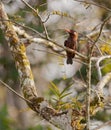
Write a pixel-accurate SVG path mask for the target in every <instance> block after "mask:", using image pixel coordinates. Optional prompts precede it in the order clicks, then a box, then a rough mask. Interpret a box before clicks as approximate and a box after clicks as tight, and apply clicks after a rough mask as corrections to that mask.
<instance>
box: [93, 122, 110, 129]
mask: <svg viewBox="0 0 111 130" xmlns="http://www.w3.org/2000/svg"><path fill="white" fill-rule="evenodd" d="M108 125H109V126H111V121H107V122H105V123H103V124H102V125H100V126H98V127H96V128H94V129H93V130H99V129H101V128H104V127H105V126H108Z"/></svg>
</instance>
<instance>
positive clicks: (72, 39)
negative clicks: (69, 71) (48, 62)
mask: <svg viewBox="0 0 111 130" xmlns="http://www.w3.org/2000/svg"><path fill="white" fill-rule="evenodd" d="M65 31H66V32H68V33H69V37H68V38H67V40H65V41H64V46H65V47H68V48H70V49H73V50H76V47H77V39H78V33H77V32H76V31H75V30H72V29H70V30H68V29H65ZM66 54H67V61H66V63H67V64H73V60H72V59H73V58H74V57H75V53H74V52H69V51H66Z"/></svg>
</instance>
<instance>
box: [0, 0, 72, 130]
mask: <svg viewBox="0 0 111 130" xmlns="http://www.w3.org/2000/svg"><path fill="white" fill-rule="evenodd" d="M0 19H3V20H1V21H0V27H1V29H2V30H3V32H4V35H5V37H6V40H7V41H8V45H9V48H10V51H11V53H12V55H13V58H14V61H15V64H16V68H17V70H18V73H19V78H20V81H21V89H22V92H23V94H24V98H25V99H26V100H28V101H29V102H28V101H27V104H28V105H29V107H30V108H31V109H32V110H34V111H35V112H36V113H37V114H39V116H41V117H42V118H44V119H46V120H47V121H48V122H50V123H52V124H53V125H55V126H57V127H59V128H61V129H63V130H73V128H72V126H71V115H72V113H71V112H70V111H65V112H56V110H55V109H53V108H52V107H51V106H50V105H49V104H48V102H47V101H45V100H44V98H43V97H38V93H37V91H36V87H35V84H34V79H33V75H32V71H31V68H30V63H29V60H28V58H27V56H26V48H25V46H24V44H23V43H22V42H20V40H19V38H18V36H17V34H16V32H15V30H14V28H13V25H12V23H11V22H9V21H8V16H7V14H6V13H5V11H4V6H3V4H2V2H0ZM30 102H31V103H30Z"/></svg>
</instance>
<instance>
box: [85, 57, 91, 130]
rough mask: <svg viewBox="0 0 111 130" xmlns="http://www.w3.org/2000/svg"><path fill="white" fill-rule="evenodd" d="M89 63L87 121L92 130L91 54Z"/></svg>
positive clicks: (88, 128) (88, 127)
mask: <svg viewBox="0 0 111 130" xmlns="http://www.w3.org/2000/svg"><path fill="white" fill-rule="evenodd" d="M88 63H89V65H88V74H87V82H88V83H87V97H86V100H87V101H86V109H87V115H86V121H87V126H86V128H87V130H90V96H91V55H89V62H88Z"/></svg>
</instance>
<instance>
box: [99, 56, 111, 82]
mask: <svg viewBox="0 0 111 130" xmlns="http://www.w3.org/2000/svg"><path fill="white" fill-rule="evenodd" d="M109 58H111V55H107V56H102V57H100V58H99V59H98V60H97V62H96V67H97V72H98V77H99V80H101V78H102V73H101V68H100V62H101V61H103V60H104V59H109Z"/></svg>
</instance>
